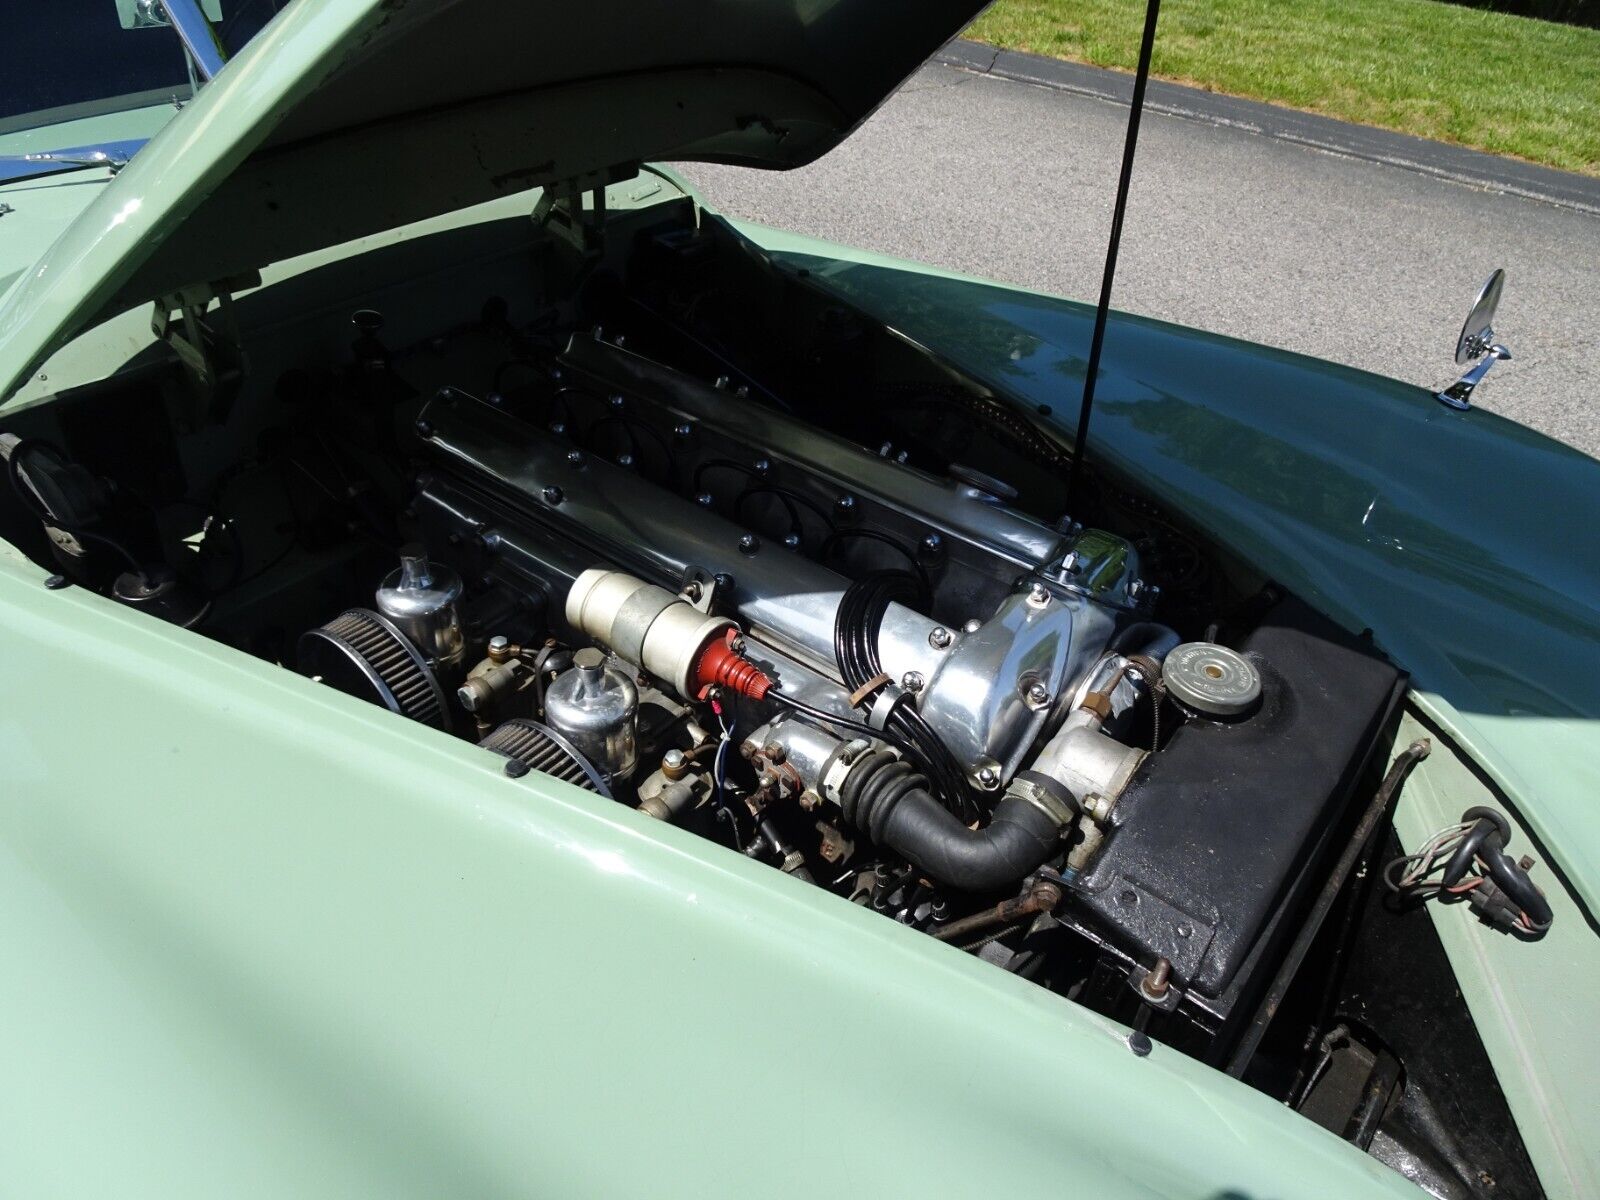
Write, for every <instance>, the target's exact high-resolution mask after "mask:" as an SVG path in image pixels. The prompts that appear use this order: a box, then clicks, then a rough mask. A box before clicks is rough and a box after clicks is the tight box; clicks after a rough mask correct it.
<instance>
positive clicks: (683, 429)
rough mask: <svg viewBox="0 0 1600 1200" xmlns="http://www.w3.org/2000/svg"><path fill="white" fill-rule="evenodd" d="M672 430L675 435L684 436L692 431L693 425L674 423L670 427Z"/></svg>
mask: <svg viewBox="0 0 1600 1200" xmlns="http://www.w3.org/2000/svg"><path fill="white" fill-rule="evenodd" d="M672 432H673V434H674V435H675V436H677V437H681V438H686V437H688V436H689V435H690V434H692V433H694V426H693V425H674V426H673V427H672Z"/></svg>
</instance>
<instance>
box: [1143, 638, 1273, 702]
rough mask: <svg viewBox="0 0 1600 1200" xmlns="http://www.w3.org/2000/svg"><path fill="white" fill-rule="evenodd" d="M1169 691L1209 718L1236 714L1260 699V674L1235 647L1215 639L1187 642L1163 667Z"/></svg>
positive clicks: (1172, 695)
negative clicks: (1220, 644)
mask: <svg viewBox="0 0 1600 1200" xmlns="http://www.w3.org/2000/svg"><path fill="white" fill-rule="evenodd" d="M1161 681H1162V682H1163V683H1164V684H1166V687H1167V694H1168V695H1170V696H1171V697H1172V698H1173V699H1174V700H1176V701H1177V702H1178V703H1179V704H1181V705H1183V706H1184V707H1185V708H1190V709H1193V710H1194V711H1195V712H1197V713H1200V714H1202V715H1203V716H1208V717H1237V716H1239V715H1240V714H1241V713H1244V712H1248V711H1249V710H1250V709H1251V708H1252V707H1254V706H1255V703H1256V701H1258V700H1260V699H1261V673H1260V672H1259V671H1257V670H1256V669H1255V667H1254V665H1252V664H1251V662H1250V660H1249V659H1247V658H1246V657H1245V656H1244V655H1242V654H1240V653H1239V652H1238V651H1236V650H1230V649H1228V648H1227V647H1226V646H1219V645H1217V644H1216V643H1215V642H1184V643H1183V645H1181V646H1178V647H1176V648H1174V649H1173V651H1172V652H1171V653H1170V654H1168V655H1167V660H1166V662H1165V663H1164V664H1163V665H1162V668H1161Z"/></svg>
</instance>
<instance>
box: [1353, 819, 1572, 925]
mask: <svg viewBox="0 0 1600 1200" xmlns="http://www.w3.org/2000/svg"><path fill="white" fill-rule="evenodd" d="M1510 840H1511V823H1510V822H1509V821H1507V820H1506V818H1505V817H1504V815H1502V814H1501V813H1499V812H1497V811H1495V810H1494V809H1492V808H1469V809H1467V811H1466V812H1464V813H1462V814H1461V820H1460V821H1459V822H1457V823H1456V824H1454V825H1447V826H1446V827H1445V828H1443V829H1441V830H1439V831H1438V832H1437V833H1435V834H1434V835H1433V836H1432V837H1430V838H1429V839H1428V840H1427V841H1426V842H1424V843H1423V844H1422V847H1421V848H1420V849H1419V850H1418V851H1417V852H1416V853H1415V854H1405V855H1401V856H1400V857H1399V858H1396V859H1393V860H1392V861H1391V862H1390V863H1389V864H1388V865H1387V866H1385V867H1384V869H1383V881H1384V883H1385V884H1387V885H1388V887H1389V890H1390V891H1392V892H1394V893H1396V894H1397V895H1403V896H1417V897H1420V898H1421V899H1423V900H1430V899H1433V898H1434V897H1436V896H1438V897H1457V898H1460V897H1465V898H1466V900H1467V903H1468V904H1470V905H1471V906H1472V909H1473V911H1474V912H1476V913H1477V914H1478V916H1479V918H1480V919H1481V920H1482V921H1483V922H1484V923H1485V924H1487V925H1490V926H1492V927H1494V928H1495V929H1499V930H1501V931H1502V932H1505V933H1516V934H1518V935H1520V936H1522V937H1524V938H1527V939H1529V940H1537V939H1538V938H1541V937H1543V936H1544V935H1545V933H1546V932H1547V931H1548V930H1549V928H1550V923H1551V921H1552V919H1553V914H1552V912H1551V909H1550V902H1549V901H1548V900H1546V899H1545V897H1544V893H1543V892H1541V891H1540V890H1539V889H1538V888H1537V887H1535V886H1534V883H1533V880H1532V879H1530V878H1529V876H1528V872H1529V871H1530V870H1532V868H1533V866H1534V862H1533V859H1531V858H1529V857H1527V856H1526V855H1524V856H1523V857H1522V858H1521V859H1520V860H1513V859H1512V858H1511V856H1510V855H1508V854H1507V853H1506V850H1505V848H1506V843H1508V842H1509V841H1510Z"/></svg>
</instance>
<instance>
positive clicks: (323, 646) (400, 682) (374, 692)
mask: <svg viewBox="0 0 1600 1200" xmlns="http://www.w3.org/2000/svg"><path fill="white" fill-rule="evenodd" d="M298 658H299V664H298V665H299V669H300V674H302V675H309V676H310V677H311V678H313V679H316V680H318V681H319V682H321V683H325V684H327V685H328V686H329V687H332V688H337V689H338V690H339V691H341V692H344V693H345V694H346V695H349V696H355V697H358V698H359V699H362V700H368V701H371V702H372V703H373V704H381V705H382V706H383V707H384V708H387V709H388V710H389V711H390V712H397V713H399V714H400V715H401V716H403V717H410V718H411V719H412V720H413V721H420V722H421V723H422V724H424V725H431V726H433V727H434V728H435V729H448V728H449V723H450V719H449V712H448V710H447V709H446V708H445V700H444V689H443V688H441V687H440V686H439V680H438V679H437V678H436V677H435V676H434V673H433V671H432V670H430V669H429V667H428V664H427V661H426V660H425V659H424V658H423V657H422V653H421V651H419V650H418V649H417V648H416V647H415V646H413V645H412V644H411V643H410V642H409V641H407V640H406V638H405V636H404V635H402V634H401V632H400V631H399V630H398V629H396V628H395V627H394V625H393V624H391V623H390V622H389V621H388V620H386V619H385V618H383V617H381V616H379V615H378V614H377V613H375V612H373V611H372V610H370V609H366V608H352V609H350V610H349V611H348V612H343V613H340V614H339V615H338V616H337V617H335V618H334V619H333V620H331V621H329V622H328V623H327V624H326V625H323V626H321V627H320V628H317V629H313V630H311V631H309V632H307V633H303V634H301V635H300V645H299V648H298Z"/></svg>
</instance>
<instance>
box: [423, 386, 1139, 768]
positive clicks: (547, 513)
mask: <svg viewBox="0 0 1600 1200" xmlns="http://www.w3.org/2000/svg"><path fill="white" fill-rule="evenodd" d="M720 399H721V401H722V404H723V407H724V409H739V408H740V406H739V405H738V404H736V403H734V402H732V398H730V397H728V396H727V395H725V394H723V395H721V397H720ZM422 417H423V419H422V422H421V424H420V427H421V428H422V429H423V430H425V431H426V432H425V436H426V437H427V438H428V439H429V440H430V441H431V443H432V445H433V448H434V451H435V453H436V454H437V455H439V456H440V458H441V459H442V460H443V461H445V462H447V463H449V464H452V470H453V471H455V472H460V473H461V474H463V475H465V476H466V477H467V478H468V479H469V480H470V481H471V483H472V485H473V486H474V488H476V489H479V490H482V489H488V490H489V491H490V492H491V493H494V494H499V495H504V496H507V497H510V498H511V499H512V503H513V504H514V505H515V507H516V509H517V510H518V515H517V519H515V520H502V521H501V522H500V523H495V521H494V518H493V516H492V515H491V514H490V512H489V510H487V509H485V508H482V507H481V505H480V503H479V502H476V501H474V500H473V499H471V498H470V497H468V496H467V495H465V494H464V493H460V492H457V491H455V490H453V489H450V488H449V487H448V486H446V485H442V484H441V483H439V482H437V481H435V482H432V483H430V484H429V485H428V486H426V487H424V489H423V492H422V494H421V496H419V498H418V501H419V502H418V509H419V511H428V510H429V508H430V507H431V508H432V510H433V513H432V515H433V516H435V517H438V518H443V519H444V520H445V522H446V526H447V528H449V529H450V530H451V531H453V532H459V530H460V529H461V527H462V526H463V525H467V526H469V527H470V526H476V527H477V528H478V530H479V532H478V535H477V537H478V540H479V541H480V543H490V544H492V545H493V546H494V547H495V549H496V552H497V554H498V555H499V556H500V558H501V560H502V561H503V562H504V563H506V564H507V565H514V567H515V568H516V569H517V570H518V571H519V573H526V574H528V575H530V576H531V577H533V578H536V579H538V580H540V581H541V582H543V583H544V584H545V586H546V587H548V588H549V590H550V593H551V595H552V598H553V599H554V600H555V601H556V608H557V609H558V610H559V611H561V612H562V614H563V616H564V618H565V623H566V626H567V628H566V630H565V632H566V634H567V636H568V637H570V638H572V639H573V640H575V641H577V642H579V643H580V644H581V643H587V642H589V641H593V640H599V641H602V642H604V643H605V644H606V645H608V646H609V647H610V648H611V649H613V650H615V651H618V652H619V653H621V654H622V655H623V657H625V658H627V659H628V660H629V661H631V662H633V663H635V665H638V666H642V667H645V668H646V669H648V670H651V672H652V673H654V674H657V675H660V676H661V677H663V678H669V679H673V680H674V681H675V682H676V678H677V676H678V675H679V674H681V671H680V670H678V667H679V666H681V664H680V663H678V662H676V660H674V661H673V662H671V663H668V662H666V660H665V659H662V660H661V661H655V658H652V662H645V661H644V659H645V657H646V656H647V654H646V652H647V650H648V648H649V645H648V643H647V641H646V640H645V634H646V632H647V631H648V629H649V628H650V625H651V623H652V622H653V621H654V620H655V619H656V617H657V616H658V615H659V613H660V612H661V611H663V610H667V609H670V607H671V605H672V604H673V603H674V602H676V603H677V604H678V605H679V606H680V607H683V605H682V602H681V601H676V596H677V592H678V589H680V588H682V587H683V586H684V584H685V582H686V581H687V580H689V579H691V578H707V577H711V576H719V577H724V578H725V579H726V581H727V583H726V592H727V594H728V595H729V597H730V598H731V601H732V608H733V610H734V615H735V616H736V617H737V619H738V622H739V624H740V626H741V627H742V628H743V629H744V631H745V633H746V641H747V648H746V654H747V656H748V657H749V658H750V659H751V660H752V661H754V662H756V663H757V665H760V666H762V668H763V669H764V670H767V671H768V673H769V674H770V675H772V676H773V677H774V678H776V679H778V680H779V681H780V685H781V686H783V687H784V688H785V690H788V691H789V693H790V694H792V695H800V694H801V692H802V691H803V693H804V698H805V699H806V700H807V701H808V702H810V703H813V704H820V705H822V706H823V707H825V708H828V709H830V710H831V711H835V712H839V713H841V714H846V713H851V711H852V710H851V708H850V705H849V703H848V699H847V695H846V692H845V689H844V688H843V687H842V684H841V680H840V675H839V669H838V666H837V663H836V661H835V657H834V649H833V634H834V625H835V623H836V619H837V614H838V609H839V604H840V601H841V599H842V598H843V595H844V592H845V589H846V587H847V586H848V583H849V581H848V580H847V579H846V578H845V577H844V576H842V575H840V574H839V573H838V572H837V571H834V570H832V569H831V568H830V567H828V566H825V565H823V564H821V563H817V562H815V561H813V560H811V559H809V558H806V557H804V556H803V555H800V554H797V553H795V552H793V551H791V550H789V549H786V548H784V547H782V546H773V545H763V544H762V543H761V542H760V539H759V538H757V537H755V536H754V535H753V533H752V531H750V530H747V529H743V528H741V527H740V526H739V525H737V524H735V523H734V522H732V521H729V520H728V519H727V518H725V517H724V516H722V515H720V514H718V513H717V512H715V511H712V510H710V509H708V508H706V507H703V506H701V505H697V504H694V503H691V502H690V501H688V500H686V499H684V498H682V497H680V496H678V495H676V494H674V493H672V492H669V491H667V490H665V489H663V488H661V487H659V486H657V485H656V484H653V483H651V482H650V481H649V480H647V479H645V478H643V477H642V476H641V475H640V474H639V473H638V472H636V471H633V470H628V469H626V468H624V467H622V466H619V465H617V464H614V463H610V462H607V461H605V460H603V459H601V458H599V457H596V456H595V455H592V454H590V453H588V452H587V451H583V450H579V449H575V448H573V447H572V446H570V444H567V443H564V442H562V441H560V440H558V438H557V437H555V436H554V435H552V434H550V433H548V432H546V431H544V430H541V429H537V428H533V427H530V426H529V425H527V424H525V423H523V422H520V421H517V420H515V419H513V418H511V417H509V416H507V415H506V414H504V413H503V412H501V411H499V410H497V409H496V408H494V407H492V406H490V405H488V404H485V403H482V402H479V401H476V400H474V399H472V398H471V397H469V396H466V395H465V394H462V393H453V394H449V395H446V396H443V397H441V398H439V399H436V400H435V401H433V402H431V403H430V404H429V405H428V406H427V408H426V409H425V410H424V412H423V414H422ZM707 419H709V418H707ZM719 419H722V418H719ZM726 419H732V418H726ZM813 437H815V438H817V439H818V440H819V442H823V441H826V438H825V435H822V434H819V433H815V432H814V431H813ZM835 450H837V448H836V447H835V448H832V449H830V451H829V452H830V453H831V452H834V451H835ZM853 452H854V453H855V454H856V455H857V456H858V457H860V458H863V459H865V460H866V461H867V462H868V463H870V464H873V466H874V467H877V466H881V465H882V464H881V462H880V460H878V459H876V458H875V457H874V456H871V455H866V454H863V453H862V452H861V451H860V450H859V449H855V450H854V451H853ZM816 453H821V452H820V451H817V452H816ZM890 465H891V466H893V467H894V469H895V471H896V472H902V471H903V468H901V467H900V466H899V465H898V464H890ZM839 469H840V470H841V471H842V470H844V469H845V468H844V467H843V466H841V467H840V468H839ZM896 478H899V476H896ZM905 478H906V479H910V480H911V482H913V483H916V484H917V487H918V488H919V489H921V492H920V494H922V495H923V496H924V498H926V497H927V496H928V495H931V494H933V493H939V494H941V495H942V494H944V493H945V492H946V491H947V489H946V487H945V485H943V484H940V483H937V482H934V481H929V480H927V479H925V478H923V479H920V480H918V479H915V478H912V477H911V476H906V477H905ZM902 482H904V480H902ZM905 502H906V503H910V496H909V494H908V496H907V498H906V500H905ZM962 503H968V502H962ZM972 503H974V504H975V508H976V509H982V510H983V511H984V512H986V513H988V514H989V516H990V517H993V516H994V514H995V512H996V511H997V510H994V509H993V508H992V507H991V506H986V505H981V504H976V503H975V502H972ZM934 508H935V511H933V512H928V513H926V514H924V519H925V520H927V521H929V522H937V521H940V520H943V519H945V518H946V517H947V516H948V515H949V514H948V512H947V511H946V510H945V509H944V508H941V507H940V506H939V505H938V504H935V505H934ZM958 508H959V506H958ZM1001 511H1003V510H1001ZM1012 516H1015V514H1009V515H1008V516H1007V520H1009V519H1010V517H1012ZM964 528H966V530H967V535H970V536H972V537H974V538H976V537H977V534H976V533H974V532H973V526H971V525H969V526H966V527H964ZM990 532H991V533H992V532H993V530H992V529H991V530H990ZM1014 532H1015V533H1016V536H1015V537H1011V536H1009V535H1007V536H1004V537H1000V539H999V540H1000V541H1001V542H1002V543H1003V547H1002V548H1003V549H1004V551H1005V553H1004V554H1001V553H999V550H997V549H995V548H993V547H990V548H987V549H986V550H985V553H987V554H990V555H991V558H990V559H989V560H986V561H989V562H990V566H989V567H987V568H986V569H987V570H989V571H990V572H991V574H992V575H994V576H995V577H996V578H998V579H1004V580H1006V581H1007V582H1006V583H1004V584H1002V585H1000V586H999V587H998V588H997V589H992V590H993V591H994V592H995V594H996V595H998V597H999V599H998V604H996V603H995V601H994V600H991V601H990V607H989V609H988V610H987V611H982V612H978V613H975V614H973V619H972V620H971V621H969V622H966V623H964V624H962V625H960V626H956V625H954V624H953V623H951V624H945V623H941V622H938V621H935V620H933V619H932V618H930V617H927V616H924V615H922V614H921V613H918V612H915V611H913V610H911V609H909V608H906V607H904V606H902V605H899V604H891V605H890V606H889V608H888V610H887V612H886V613H885V615H884V618H883V621H882V624H881V626H880V630H879V635H878V652H879V657H880V660H881V662H882V664H883V668H884V671H885V673H887V674H888V675H889V676H890V679H891V680H892V681H893V683H894V685H895V686H897V687H901V688H904V689H905V690H906V691H908V692H909V693H910V694H911V696H912V699H913V702H914V703H915V704H916V705H917V706H918V708H919V709H920V710H921V711H922V713H923V715H924V716H925V717H926V719H927V721H928V723H929V724H930V725H931V726H932V727H933V729H934V731H935V732H936V733H937V734H938V735H939V737H940V738H941V739H942V740H943V741H944V742H945V744H946V745H947V746H949V747H950V749H951V751H952V752H953V753H954V755H955V757H956V759H957V761H958V762H960V763H961V764H962V766H963V768H964V769H965V770H966V772H967V774H968V777H969V779H970V780H971V781H972V783H973V784H974V785H975V786H977V787H979V788H981V789H983V790H986V791H996V790H998V789H1000V788H1001V787H1003V786H1004V784H1005V783H1006V782H1007V781H1008V780H1009V779H1010V778H1011V777H1012V775H1014V774H1015V772H1016V771H1017V770H1019V769H1020V768H1021V767H1022V766H1024V765H1025V763H1026V760H1027V757H1028V755H1029V753H1030V752H1031V751H1032V750H1033V749H1034V747H1035V746H1036V745H1037V744H1038V743H1039V742H1040V740H1041V739H1042V737H1043V736H1044V735H1045V734H1046V733H1048V732H1049V730H1050V728H1051V724H1052V716H1053V714H1056V713H1058V712H1059V711H1060V709H1061V707H1062V705H1063V703H1064V702H1065V701H1066V700H1068V699H1070V697H1071V696H1072V694H1073V693H1074V692H1075V691H1076V690H1077V688H1078V685H1079V683H1080V682H1081V680H1082V678H1083V676H1084V675H1085V674H1086V673H1087V672H1088V670H1089V669H1090V668H1091V667H1092V666H1093V664H1094V663H1095V661H1097V660H1098V658H1099V657H1100V656H1101V654H1102V653H1103V652H1104V650H1105V648H1106V646H1107V644H1108V642H1109V640H1110V638H1111V636H1112V634H1113V633H1114V631H1115V629H1116V627H1117V622H1118V621H1119V619H1121V616H1122V613H1123V612H1124V611H1125V610H1126V609H1127V607H1128V605H1127V600H1126V595H1127V587H1128V585H1129V583H1130V582H1131V581H1132V580H1134V579H1135V578H1136V577H1137V568H1138V561H1137V557H1138V556H1137V554H1136V553H1135V552H1134V550H1133V549H1132V547H1131V546H1128V545H1127V543H1126V542H1123V541H1122V540H1121V539H1119V538H1112V537H1111V536H1110V535H1106V534H1101V533H1096V532H1093V531H1089V532H1087V533H1083V534H1078V535H1074V537H1075V538H1076V539H1077V541H1074V540H1072V539H1068V540H1067V541H1065V542H1062V541H1061V539H1060V537H1059V535H1053V534H1051V533H1050V531H1048V530H1045V529H1044V528H1043V527H1040V526H1037V524H1036V523H1034V524H1033V525H1032V526H1031V528H1023V527H1019V529H1018V530H1017V531H1014ZM964 536H965V535H964ZM1080 542H1081V544H1082V546H1083V549H1082V550H1081V551H1080V552H1079V553H1078V555H1077V557H1076V558H1073V557H1072V550H1071V547H1072V546H1074V545H1076V544H1079V543H1080ZM1035 553H1037V554H1039V555H1040V556H1041V560H1040V561H1037V562H1035V563H1034V564H1033V568H1034V569H1033V570H1030V571H1019V570H1018V567H1019V566H1020V565H1022V564H1020V563H1019V562H1018V561H1016V558H1013V557H1011V556H1013V555H1015V556H1018V557H1021V556H1023V555H1024V554H1035ZM1064 560H1067V561H1069V563H1070V565H1072V566H1074V567H1075V568H1076V573H1075V574H1073V573H1072V572H1071V571H1067V572H1066V573H1065V574H1064V569H1063V567H1062V563H1063V561H1064ZM597 568H621V569H623V570H626V571H630V572H633V573H635V574H637V575H638V576H639V577H641V578H642V579H644V580H646V581H653V582H654V583H655V584H657V585H660V586H657V587H652V588H648V589H646V590H645V592H644V593H641V595H640V596H638V597H634V596H633V593H632V592H631V591H630V593H629V595H627V596H622V595H619V596H617V597H613V598H611V600H609V601H607V602H606V603H603V604H602V603H600V602H599V601H600V600H601V599H603V597H602V596H601V594H600V593H601V592H602V591H604V588H605V586H606V585H605V579H606V577H607V575H609V571H603V570H597ZM619 586H620V585H619ZM630 586H632V587H634V590H638V589H637V587H636V585H630ZM591 611H592V612H593V613H594V614H595V615H593V616H592V617H591V616H590V615H589V614H590V613H591ZM635 618H636V619H635ZM696 619H701V618H700V617H699V616H698V614H697V618H696ZM691 632H692V631H691ZM676 640H677V641H680V642H682V644H683V645H684V646H689V644H690V643H691V642H694V643H695V646H696V647H697V646H698V645H700V644H702V643H701V641H699V640H697V639H696V638H693V637H688V636H685V637H682V638H679V639H676ZM635 643H637V645H636V646H635ZM628 647H633V648H634V650H635V651H636V652H635V653H632V654H630V653H627V652H626V650H627V648H628ZM691 648H693V647H691ZM655 657H660V656H659V655H657V656H655ZM652 663H653V665H652ZM796 688H799V689H800V690H796ZM854 715H855V716H856V717H857V718H859V717H860V713H855V714H854Z"/></svg>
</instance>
